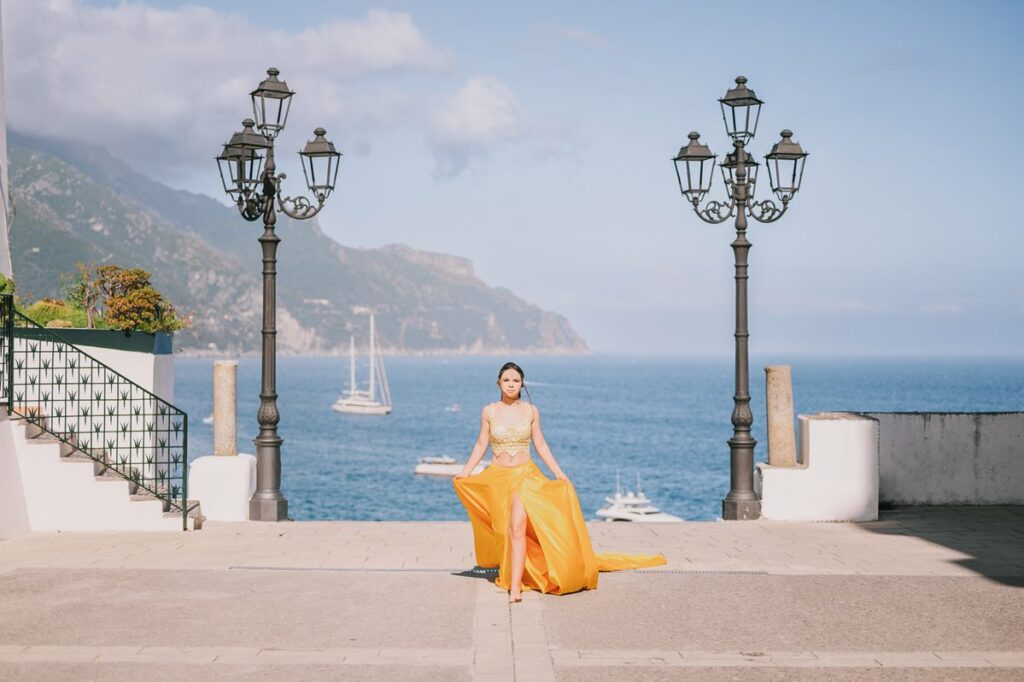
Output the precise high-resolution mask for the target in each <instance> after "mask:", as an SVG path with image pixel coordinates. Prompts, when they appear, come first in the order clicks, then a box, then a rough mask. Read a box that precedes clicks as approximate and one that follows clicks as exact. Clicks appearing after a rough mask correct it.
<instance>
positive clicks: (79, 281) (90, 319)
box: [60, 262, 103, 329]
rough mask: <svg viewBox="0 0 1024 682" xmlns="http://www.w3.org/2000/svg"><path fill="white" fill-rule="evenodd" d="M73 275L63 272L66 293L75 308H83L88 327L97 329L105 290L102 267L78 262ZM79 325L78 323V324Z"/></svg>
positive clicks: (61, 277)
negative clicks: (102, 287)
mask: <svg viewBox="0 0 1024 682" xmlns="http://www.w3.org/2000/svg"><path fill="white" fill-rule="evenodd" d="M75 268H76V271H75V273H74V274H73V275H70V276H67V275H64V274H61V276H60V279H61V282H63V284H64V295H65V297H66V298H67V302H68V304H69V305H70V306H72V307H73V308H76V309H78V310H81V311H82V312H83V314H84V316H85V324H84V325H83V326H85V328H86V329H95V328H96V322H97V317H98V315H99V304H100V299H101V297H102V296H103V290H102V289H101V287H100V284H101V279H100V268H99V266H97V265H86V264H85V263H82V262H78V263H76V264H75ZM76 326H77V325H76Z"/></svg>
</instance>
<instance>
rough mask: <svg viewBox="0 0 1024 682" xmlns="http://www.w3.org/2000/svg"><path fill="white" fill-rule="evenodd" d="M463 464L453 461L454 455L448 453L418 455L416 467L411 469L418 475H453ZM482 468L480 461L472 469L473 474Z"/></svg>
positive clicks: (482, 464)
mask: <svg viewBox="0 0 1024 682" xmlns="http://www.w3.org/2000/svg"><path fill="white" fill-rule="evenodd" d="M463 466H465V465H464V464H460V463H459V462H456V461H455V458H454V457H449V456H448V455H441V456H439V457H420V458H419V461H418V462H417V463H416V468H414V469H413V473H414V474H419V475H420V476H450V477H454V476H455V475H456V474H458V473H459V472H460V471H462V467H463ZM483 470H484V463H483V462H480V463H479V464H477V465H476V467H475V468H474V469H473V473H474V474H479V473H480V472H481V471H483Z"/></svg>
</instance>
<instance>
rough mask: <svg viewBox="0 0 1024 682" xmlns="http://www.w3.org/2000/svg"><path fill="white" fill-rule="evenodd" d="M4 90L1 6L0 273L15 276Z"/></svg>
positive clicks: (12, 209) (12, 214) (0, 11)
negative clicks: (12, 255) (9, 231)
mask: <svg viewBox="0 0 1024 682" xmlns="http://www.w3.org/2000/svg"><path fill="white" fill-rule="evenodd" d="M6 101H7V94H6V92H5V91H4V27H3V7H2V6H0V274H4V275H6V276H8V277H12V276H13V268H12V267H11V242H10V239H9V237H8V230H9V228H10V226H11V221H12V220H13V219H14V206H13V204H12V203H11V193H10V185H9V184H8V175H7V113H6V110H5V102H6Z"/></svg>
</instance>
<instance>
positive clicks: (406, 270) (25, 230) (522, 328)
mask: <svg viewBox="0 0 1024 682" xmlns="http://www.w3.org/2000/svg"><path fill="white" fill-rule="evenodd" d="M9 155H10V173H11V186H12V193H13V196H14V202H15V206H16V207H17V218H16V220H15V221H14V225H13V226H12V228H11V250H12V253H13V260H14V275H15V280H16V281H17V283H18V290H19V292H20V293H21V294H22V295H23V296H26V297H31V298H38V297H42V296H58V297H59V296H60V291H61V279H60V278H61V273H70V272H72V271H73V270H74V268H75V263H76V262H78V261H84V262H92V263H117V264H118V265H122V266H125V267H141V268H145V269H146V270H149V271H150V272H151V273H152V274H153V282H154V284H155V285H156V286H157V287H158V288H159V289H160V290H161V291H163V292H164V293H165V294H166V295H167V296H168V298H170V299H171V301H172V302H174V303H175V305H176V307H178V309H179V312H181V313H184V314H188V315H191V317H192V325H191V327H190V328H189V329H188V330H186V331H183V332H179V333H178V334H177V335H176V336H177V340H176V345H177V346H178V347H179V348H183V349H186V350H216V351H223V352H232V353H245V352H253V351H256V350H258V349H259V343H260V334H259V330H260V317H261V310H262V288H261V275H260V268H261V267H262V265H261V261H260V256H259V253H260V252H259V244H258V242H257V241H256V239H257V238H258V237H259V235H260V234H261V233H262V227H261V226H260V225H258V224H254V223H247V222H245V221H243V220H242V219H241V218H240V217H239V216H238V214H237V212H236V211H235V210H234V208H231V207H227V206H224V205H222V204H220V203H218V202H216V201H215V200H213V199H211V198H209V197H205V196H202V195H199V194H192V193H189V192H184V191H181V190H175V189H172V188H170V187H167V186H165V185H162V184H160V183H159V182H156V181H154V180H152V179H150V178H147V177H145V176H144V175H142V174H140V173H138V172H136V171H134V170H132V169H131V168H130V167H128V166H127V165H126V164H125V163H123V162H121V161H120V160H118V159H116V158H114V157H113V156H111V155H110V154H108V153H107V152H106V151H105V150H103V149H101V148H98V147H95V146H91V145H88V144H83V143H79V142H69V141H66V140H55V139H46V138H38V137H32V136H28V135H23V134H18V133H11V134H10V136H9ZM277 231H278V234H279V235H280V236H281V239H282V245H281V247H280V248H279V250H278V279H277V292H278V331H279V333H278V348H279V349H280V350H281V351H283V352H286V353H333V352H339V351H342V350H346V349H347V348H348V339H349V334H352V333H354V334H356V338H357V339H359V338H361V337H363V338H365V334H366V328H367V322H366V317H365V313H366V312H368V311H373V312H374V313H375V314H376V318H377V330H378V342H379V344H380V345H381V346H382V347H383V348H384V349H386V350H388V351H391V352H413V353H416V352H425V353H446V352H449V353H494V352H504V351H518V352H537V353H585V352H587V346H586V343H585V342H584V341H583V339H582V338H581V337H580V336H579V335H578V334H577V333H576V332H575V331H574V330H573V328H572V327H571V325H570V324H569V322H568V321H567V320H566V319H565V318H564V317H562V316H561V315H558V314H556V313H552V312H548V311H545V310H541V309H540V308H538V307H537V306H534V305H531V304H529V303H527V302H525V301H523V300H522V299H520V298H518V297H517V296H515V295H514V294H513V293H512V292H510V291H508V290H507V289H504V288H500V287H497V288H496V287H490V286H488V285H487V284H485V283H484V282H483V281H481V280H480V279H479V278H478V277H477V276H476V274H475V273H474V271H473V264H472V263H471V262H470V261H469V260H467V259H465V258H459V257H456V256H449V255H444V254H437V253H429V252H425V251H418V250H415V249H412V248H409V247H407V246H401V245H389V246H385V247H383V248H380V249H355V248H349V247H346V246H343V245H341V244H339V243H338V242H336V241H334V240H333V239H331V238H330V237H328V236H327V235H325V234H324V233H323V232H322V231H321V229H320V226H319V225H318V224H317V222H316V220H315V219H314V220H309V221H292V220H288V219H287V218H284V217H283V216H282V217H281V219H279V222H278V228H277ZM364 342H365V341H364Z"/></svg>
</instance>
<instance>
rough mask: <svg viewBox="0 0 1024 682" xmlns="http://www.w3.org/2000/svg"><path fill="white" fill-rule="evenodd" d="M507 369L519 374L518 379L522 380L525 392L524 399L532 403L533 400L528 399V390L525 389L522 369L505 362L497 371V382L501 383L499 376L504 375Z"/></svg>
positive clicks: (524, 375)
mask: <svg viewBox="0 0 1024 682" xmlns="http://www.w3.org/2000/svg"><path fill="white" fill-rule="evenodd" d="M508 369H514V370H515V371H516V372H518V373H519V378H520V379H522V380H523V390H524V391H526V399H527V400H529V401H530V402H531V403H532V402H533V399H532V398H530V389H528V388H526V374H525V373H524V372H523V368H522V367H520V366H519V365H517V364H516V363H514V362H506V363H505V364H504V365H502V366H501V369H499V370H498V381H501V375H502V374H504V373H505V370H508ZM519 397H520V398H521V397H522V393H520V395H519Z"/></svg>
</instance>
